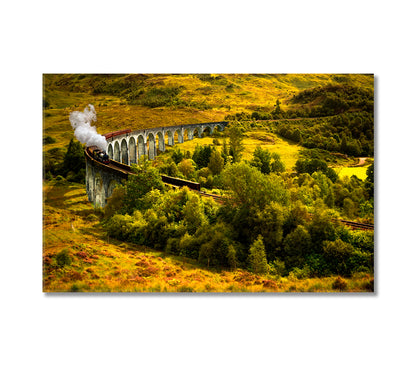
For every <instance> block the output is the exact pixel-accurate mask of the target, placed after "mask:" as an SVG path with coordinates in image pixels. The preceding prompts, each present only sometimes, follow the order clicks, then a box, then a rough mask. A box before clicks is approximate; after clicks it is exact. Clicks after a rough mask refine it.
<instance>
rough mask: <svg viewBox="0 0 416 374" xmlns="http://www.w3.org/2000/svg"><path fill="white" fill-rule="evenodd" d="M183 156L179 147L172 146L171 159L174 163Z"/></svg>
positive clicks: (177, 162) (179, 160)
mask: <svg viewBox="0 0 416 374" xmlns="http://www.w3.org/2000/svg"><path fill="white" fill-rule="evenodd" d="M183 158H184V154H183V153H182V152H181V150H180V148H178V147H174V148H173V153H172V160H173V161H174V162H175V164H179V163H180V162H181V161H182V160H183Z"/></svg>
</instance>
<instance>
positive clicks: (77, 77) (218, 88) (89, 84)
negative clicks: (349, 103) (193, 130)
mask: <svg viewBox="0 0 416 374" xmlns="http://www.w3.org/2000/svg"><path fill="white" fill-rule="evenodd" d="M373 81H374V77H373V75H356V74H353V75H331V74H306V75H304V74H278V75H277V74H181V75H165V74H119V75H117V74H116V75H114V74H110V75H107V74H100V75H97V74H95V75H94V74H90V75H88V74H46V75H44V93H43V99H44V108H45V116H46V117H45V131H46V132H47V133H50V134H55V135H57V132H58V130H61V131H62V130H64V128H62V127H60V126H59V125H60V124H62V122H63V121H64V120H65V119H66V118H67V116H68V115H69V113H70V112H71V111H72V110H82V109H83V108H84V107H85V106H86V105H87V104H89V103H91V104H93V105H94V106H95V107H96V109H97V114H98V123H97V129H98V131H99V132H103V133H104V132H107V131H110V130H111V131H112V130H117V129H121V128H126V127H132V128H135V129H139V128H149V127H153V126H169V125H175V124H186V123H197V122H207V121H221V120H224V118H225V117H226V116H227V115H228V116H229V115H233V114H235V113H238V112H248V113H252V112H253V111H260V112H270V111H272V110H273V109H274V107H275V104H276V100H277V99H278V100H279V101H280V102H281V108H282V109H283V110H290V109H293V110H295V109H297V108H298V107H299V106H300V105H304V104H305V103H304V102H303V103H302V104H299V102H298V101H299V100H298V101H296V100H295V99H294V98H296V97H297V95H299V93H300V92H302V91H303V90H310V89H319V88H322V87H325V86H328V85H332V86H340V85H348V86H350V87H353V88H360V89H365V90H369V91H372V90H373ZM312 99H313V100H314V99H315V97H313V98H312ZM309 106H311V105H309ZM65 117H66V118H65ZM65 137H66V140H67V141H68V140H69V139H68V134H66V136H65Z"/></svg>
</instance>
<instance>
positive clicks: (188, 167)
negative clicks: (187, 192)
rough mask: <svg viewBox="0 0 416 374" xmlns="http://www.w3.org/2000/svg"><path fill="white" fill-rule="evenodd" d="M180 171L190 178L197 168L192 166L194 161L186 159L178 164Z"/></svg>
mask: <svg viewBox="0 0 416 374" xmlns="http://www.w3.org/2000/svg"><path fill="white" fill-rule="evenodd" d="M178 170H179V171H180V172H181V173H182V174H183V175H184V176H185V177H186V178H189V177H190V175H191V174H192V173H193V172H194V171H195V167H194V165H193V164H192V160H190V159H189V158H185V159H184V160H182V161H181V162H180V163H179V164H178Z"/></svg>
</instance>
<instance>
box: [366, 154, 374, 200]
mask: <svg viewBox="0 0 416 374" xmlns="http://www.w3.org/2000/svg"><path fill="white" fill-rule="evenodd" d="M366 174H367V178H366V180H365V189H366V190H367V191H368V194H369V195H370V199H371V198H374V162H373V163H372V164H371V165H370V166H369V167H368V168H367V171H366Z"/></svg>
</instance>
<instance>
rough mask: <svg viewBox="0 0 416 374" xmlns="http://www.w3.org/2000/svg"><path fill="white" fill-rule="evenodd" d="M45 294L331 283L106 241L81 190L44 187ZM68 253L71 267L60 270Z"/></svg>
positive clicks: (361, 286) (298, 288) (360, 280)
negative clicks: (206, 263)
mask: <svg viewBox="0 0 416 374" xmlns="http://www.w3.org/2000/svg"><path fill="white" fill-rule="evenodd" d="M43 192H44V211H43V216H44V231H43V246H44V249H43V265H44V272H43V279H44V285H43V289H44V291H45V292H66V291H88V292H119V291H123V292H135V291H142V292H159V291H161V292H189V291H193V292H332V291H337V290H333V289H332V284H333V283H334V281H335V279H336V278H335V277H328V278H321V279H303V280H297V279H295V278H292V277H287V278H280V279H273V278H272V277H270V276H269V277H262V276H257V275H254V274H251V273H249V272H247V271H243V270H236V271H221V272H217V271H211V270H208V269H204V268H201V267H200V266H197V265H196V263H195V262H192V260H189V259H186V258H180V257H174V256H168V255H166V254H164V253H161V252H156V251H153V250H151V249H150V248H146V247H143V246H138V245H134V244H129V243H122V242H119V241H116V240H113V239H109V238H108V237H107V236H106V234H105V231H104V230H103V229H102V228H101V226H100V224H99V220H98V217H97V212H95V211H94V209H93V208H92V206H91V204H90V203H89V202H88V200H87V197H86V194H85V187H84V186H83V185H81V184H64V185H59V184H53V183H45V184H44V187H43ZM65 249H66V250H68V253H69V256H70V258H71V260H72V262H71V264H69V265H65V266H62V267H60V266H58V264H57V261H56V255H57V254H58V253H59V252H60V251H62V250H65ZM345 281H346V282H347V289H346V290H347V291H355V292H360V291H368V287H370V282H371V279H370V277H369V276H367V275H362V276H359V277H356V278H353V279H346V280H345Z"/></svg>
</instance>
